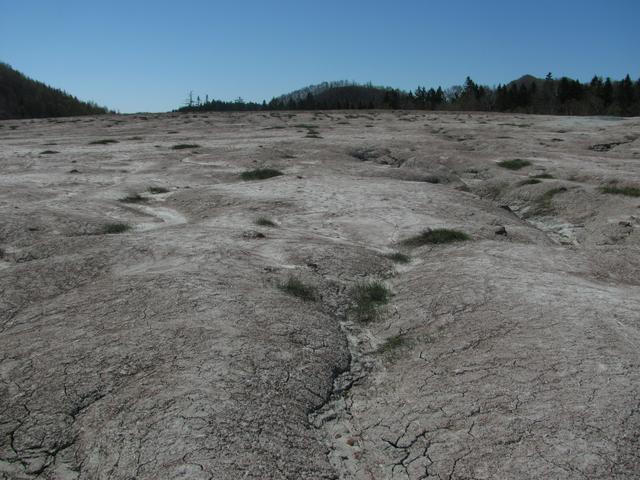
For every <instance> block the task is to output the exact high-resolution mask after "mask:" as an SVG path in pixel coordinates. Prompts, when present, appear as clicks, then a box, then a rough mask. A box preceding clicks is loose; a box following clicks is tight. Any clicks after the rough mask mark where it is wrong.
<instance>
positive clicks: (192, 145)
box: [171, 143, 200, 150]
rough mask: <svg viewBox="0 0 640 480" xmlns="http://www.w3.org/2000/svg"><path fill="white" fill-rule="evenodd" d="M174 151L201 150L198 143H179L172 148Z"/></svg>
mask: <svg viewBox="0 0 640 480" xmlns="http://www.w3.org/2000/svg"><path fill="white" fill-rule="evenodd" d="M171 148H172V149H173V150H186V149H188V148H200V145H198V144H197V143H179V144H177V145H174V146H173V147H171Z"/></svg>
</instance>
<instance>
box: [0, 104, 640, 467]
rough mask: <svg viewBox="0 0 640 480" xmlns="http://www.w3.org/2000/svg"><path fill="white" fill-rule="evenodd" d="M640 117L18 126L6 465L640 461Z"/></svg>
mask: <svg viewBox="0 0 640 480" xmlns="http://www.w3.org/2000/svg"><path fill="white" fill-rule="evenodd" d="M638 138H640V122H639V121H638V120H637V119H627V120H616V119H613V120H612V119H598V118H559V117H540V116H537V117H526V116H518V115H489V114H472V115H471V114H446V113H431V112H427V113H424V112H399V113H391V112H362V113H360V112H317V113H286V112H274V113H255V114H212V115H171V114H167V115H148V116H144V117H142V116H135V115H132V116H124V117H110V116H104V117H95V118H82V119H56V120H36V121H20V122H18V121H7V122H0V145H2V149H1V150H0V168H1V174H2V175H1V176H0V182H1V185H2V189H1V190H0V211H1V212H2V218H3V223H2V225H0V249H1V250H0V291H1V292H2V295H1V296H0V311H1V312H2V313H1V317H0V332H1V336H0V478H6V479H14V478H16V479H33V478H48V479H54V478H55V479H57V478H61V479H94V478H103V479H107V478H109V479H130V478H140V479H143V478H149V479H152V478H189V479H199V478H202V479H210V478H229V479H235V478H256V479H258V478H260V479H263V478H291V479H297V478H327V479H329V478H345V479H386V478H397V479H418V478H434V479H437V478H447V479H453V478H636V476H637V472H638V471H640V457H639V456H638V453H637V452H638V451H639V450H640V449H639V446H640V445H639V435H640V403H639V400H638V398H639V390H638V388H639V387H638V385H639V382H638V380H639V378H638V366H639V365H638V364H639V361H640V358H639V354H638V351H639V350H638V348H639V347H640V333H639V327H640V325H639V320H638V315H637V312H638V311H639V309H638V307H639V306H640V305H639V303H640V295H639V293H640V287H639V285H640V274H639V273H638V272H640V264H639V263H638V258H640V256H639V255H638V253H640V252H639V251H638V250H639V247H638V245H639V234H638V231H639V229H640V213H639V212H640V209H639V207H640V197H639V196H638V195H640V190H639V187H640V172H639V170H638V162H639V161H640V143H639V141H638Z"/></svg>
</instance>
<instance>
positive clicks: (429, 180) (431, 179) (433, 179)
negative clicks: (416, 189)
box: [422, 175, 440, 183]
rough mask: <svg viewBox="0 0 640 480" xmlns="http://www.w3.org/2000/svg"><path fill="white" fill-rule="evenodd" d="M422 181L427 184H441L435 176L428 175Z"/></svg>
mask: <svg viewBox="0 0 640 480" xmlns="http://www.w3.org/2000/svg"><path fill="white" fill-rule="evenodd" d="M422 181H423V182H427V183H440V179H439V178H438V177H436V176H434V175H428V176H426V177H424V178H423V179H422Z"/></svg>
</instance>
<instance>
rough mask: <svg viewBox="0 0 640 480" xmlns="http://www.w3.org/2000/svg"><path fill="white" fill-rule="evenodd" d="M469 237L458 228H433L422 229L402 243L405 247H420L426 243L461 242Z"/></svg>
mask: <svg viewBox="0 0 640 480" xmlns="http://www.w3.org/2000/svg"><path fill="white" fill-rule="evenodd" d="M470 238H471V237H469V235H467V234H466V233H464V232H461V231H459V230H451V229H448V228H435V229H433V230H424V231H423V232H422V233H421V234H420V235H416V236H415V237H410V238H407V239H405V240H403V241H402V244H403V245H405V246H407V247H420V246H422V245H428V244H433V245H436V244H441V243H452V242H463V241H465V240H469V239H470Z"/></svg>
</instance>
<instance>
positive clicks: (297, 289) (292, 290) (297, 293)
mask: <svg viewBox="0 0 640 480" xmlns="http://www.w3.org/2000/svg"><path fill="white" fill-rule="evenodd" d="M280 290H282V291H283V292H286V293H288V294H289V295H293V296H294V297H297V298H299V299H301V300H304V301H305V302H310V301H314V300H315V299H316V291H315V289H314V288H313V287H310V286H308V285H305V284H304V283H302V281H301V280H300V279H298V278H296V277H289V278H288V280H287V281H286V282H285V283H283V284H281V285H280Z"/></svg>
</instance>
